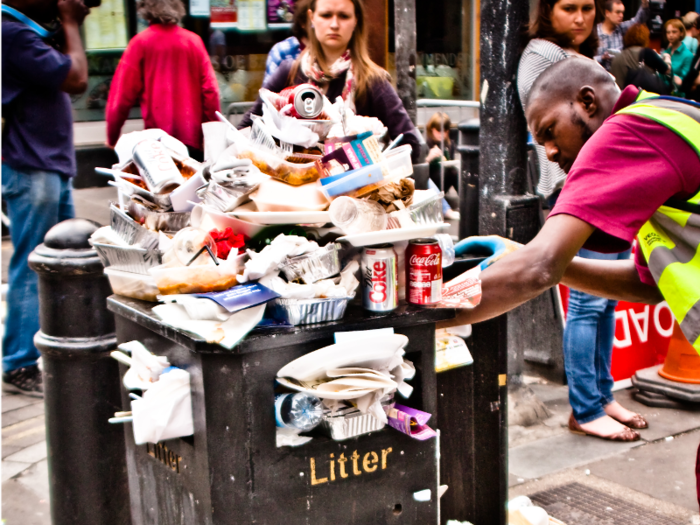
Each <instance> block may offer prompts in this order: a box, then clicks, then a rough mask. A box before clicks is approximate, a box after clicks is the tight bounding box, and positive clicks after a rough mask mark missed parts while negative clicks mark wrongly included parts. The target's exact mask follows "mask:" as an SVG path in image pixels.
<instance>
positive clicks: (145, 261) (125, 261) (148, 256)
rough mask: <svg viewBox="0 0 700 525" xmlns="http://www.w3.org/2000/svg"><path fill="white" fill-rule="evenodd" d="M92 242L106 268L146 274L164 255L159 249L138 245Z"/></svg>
mask: <svg viewBox="0 0 700 525" xmlns="http://www.w3.org/2000/svg"><path fill="white" fill-rule="evenodd" d="M91 244H92V246H93V247H94V248H95V251H96V252H97V255H98V256H99V257H100V260H101V261H102V264H103V265H104V266H105V268H114V269H115V270H123V271H125V272H132V273H139V274H144V275H145V274H147V273H148V270H149V268H153V267H155V266H158V265H159V264H160V263H161V257H162V256H161V253H160V251H159V250H146V249H144V248H140V247H138V246H114V245H111V244H101V243H97V242H94V241H92V242H91Z"/></svg>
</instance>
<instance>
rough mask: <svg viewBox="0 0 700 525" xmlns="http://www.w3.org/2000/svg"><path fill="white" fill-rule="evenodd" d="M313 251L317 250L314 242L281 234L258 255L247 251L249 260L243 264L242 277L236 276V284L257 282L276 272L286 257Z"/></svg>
mask: <svg viewBox="0 0 700 525" xmlns="http://www.w3.org/2000/svg"><path fill="white" fill-rule="evenodd" d="M314 250H318V244H317V243H316V242H315V241H309V240H308V239H307V238H306V237H300V236H297V235H284V234H283V233H281V234H279V235H278V236H277V237H275V238H274V239H273V240H272V242H271V243H270V244H269V245H268V246H265V248H263V250H262V251H261V252H260V253H256V252H254V251H253V250H248V256H249V257H250V260H249V261H248V262H246V263H245V270H243V275H239V276H238V282H239V283H245V282H248V281H255V280H258V279H260V278H261V277H263V276H265V275H267V274H268V273H270V272H274V271H277V270H278V269H279V268H280V266H281V265H282V263H283V262H284V261H285V260H286V259H287V257H294V256H297V255H303V254H305V253H309V252H312V251H314Z"/></svg>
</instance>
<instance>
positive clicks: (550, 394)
mask: <svg viewBox="0 0 700 525" xmlns="http://www.w3.org/2000/svg"><path fill="white" fill-rule="evenodd" d="M528 386H529V387H530V388H531V389H532V391H533V392H534V393H535V394H536V395H537V397H538V398H539V400H540V401H542V402H543V403H544V404H545V405H548V404H549V403H553V402H556V403H566V404H568V403H569V387H567V386H566V385H553V384H551V383H547V384H541V383H532V384H530V385H528Z"/></svg>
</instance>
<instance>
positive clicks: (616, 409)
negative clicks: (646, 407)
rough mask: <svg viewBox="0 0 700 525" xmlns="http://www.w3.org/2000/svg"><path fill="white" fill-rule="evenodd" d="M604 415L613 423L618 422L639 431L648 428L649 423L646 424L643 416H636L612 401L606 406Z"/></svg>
mask: <svg viewBox="0 0 700 525" xmlns="http://www.w3.org/2000/svg"><path fill="white" fill-rule="evenodd" d="M605 413H606V414H607V415H609V416H610V417H611V418H613V419H614V420H615V421H618V422H620V423H622V424H623V425H625V426H627V427H630V428H634V429H640V428H648V427H649V423H647V420H646V419H644V416H642V415H641V414H637V413H636V412H632V411H631V410H627V409H626V408H625V407H623V406H622V405H621V404H620V403H618V402H617V401H613V402H612V403H610V404H609V405H606V406H605Z"/></svg>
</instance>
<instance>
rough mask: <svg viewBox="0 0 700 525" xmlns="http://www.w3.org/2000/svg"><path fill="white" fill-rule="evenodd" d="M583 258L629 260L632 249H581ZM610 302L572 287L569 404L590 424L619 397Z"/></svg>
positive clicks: (568, 331)
mask: <svg viewBox="0 0 700 525" xmlns="http://www.w3.org/2000/svg"><path fill="white" fill-rule="evenodd" d="M578 256H579V257H583V258H584V259H599V260H606V261H615V260H618V259H629V256H630V251H629V250H627V251H626V252H622V253H598V252H593V251H590V250H584V249H581V250H580V251H579V252H578ZM616 306H617V301H610V300H608V299H603V298H601V297H595V296H593V295H588V294H587V293H583V292H579V291H578V290H573V289H572V290H571V293H570V295H569V310H568V312H567V315H566V328H565V329H564V365H565V368H566V378H567V380H568V382H569V403H571V408H572V409H573V412H574V418H575V419H576V421H578V422H579V423H588V422H590V421H593V420H594V419H598V418H600V417H603V416H604V415H605V410H604V408H605V406H606V405H609V404H610V403H612V402H613V401H614V400H615V399H614V398H613V395H612V387H613V383H614V381H613V378H612V375H611V374H610V363H611V361H612V348H613V338H614V336H615V307H616Z"/></svg>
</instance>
